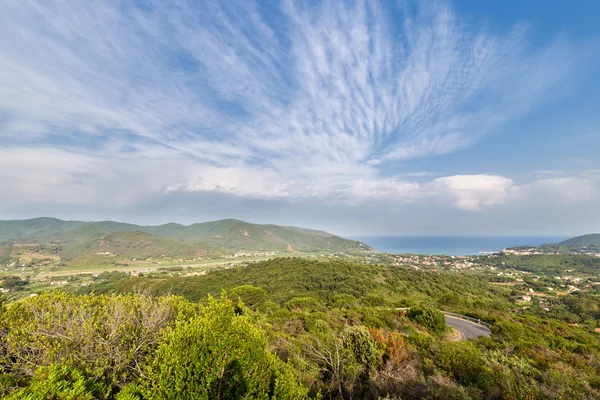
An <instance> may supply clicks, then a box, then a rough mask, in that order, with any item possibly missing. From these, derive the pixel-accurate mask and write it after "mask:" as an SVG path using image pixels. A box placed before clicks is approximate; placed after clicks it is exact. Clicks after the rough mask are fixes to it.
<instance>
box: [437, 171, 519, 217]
mask: <svg viewBox="0 0 600 400" xmlns="http://www.w3.org/2000/svg"><path fill="white" fill-rule="evenodd" d="M432 186H433V187H434V188H435V190H437V191H438V192H440V193H441V194H444V193H445V194H447V195H449V196H450V197H451V198H452V199H453V201H454V205H455V206H456V207H458V208H460V209H463V210H469V211H475V210H479V209H481V208H484V207H486V206H493V205H496V204H501V203H503V202H505V201H506V200H507V199H508V198H509V197H510V196H511V194H512V192H514V191H515V190H517V188H516V187H515V184H514V182H513V181H512V180H511V179H508V178H505V177H503V176H497V175H455V176H447V177H443V178H438V179H435V180H434V181H433V182H432Z"/></svg>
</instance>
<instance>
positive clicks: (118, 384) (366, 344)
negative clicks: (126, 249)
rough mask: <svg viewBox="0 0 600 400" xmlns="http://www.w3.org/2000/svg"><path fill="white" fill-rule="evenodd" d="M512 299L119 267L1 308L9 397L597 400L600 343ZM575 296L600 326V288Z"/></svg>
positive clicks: (401, 275)
mask: <svg viewBox="0 0 600 400" xmlns="http://www.w3.org/2000/svg"><path fill="white" fill-rule="evenodd" d="M223 289H225V290H226V291H227V293H228V294H227V295H224V294H222V291H223ZM84 291H85V292H86V293H84ZM512 291H513V289H511V288H510V287H503V286H496V285H491V284H489V283H487V282H486V281H485V279H483V278H481V277H478V276H458V275H456V274H453V273H450V272H443V271H440V272H431V271H429V272H423V271H416V270H408V269H405V268H401V267H395V266H381V265H366V264H359V263H353V262H347V261H332V262H316V261H309V260H305V259H296V258H285V259H284V258H281V259H275V260H271V261H266V262H261V263H257V264H252V265H249V266H246V267H242V268H237V269H231V270H223V271H214V272H211V273H209V274H207V275H205V276H195V277H188V278H176V277H173V278H164V277H138V278H131V277H128V276H126V275H125V274H119V273H112V274H109V275H107V276H106V277H105V278H103V279H102V280H100V281H99V283H97V284H94V285H91V286H89V287H85V288H82V289H80V294H69V293H65V292H49V293H45V294H41V295H38V296H35V297H32V298H28V299H26V300H23V301H20V302H16V303H11V304H7V305H4V306H2V311H1V312H0V338H1V341H0V343H1V346H0V364H1V365H2V370H3V371H4V372H3V374H2V375H0V390H2V393H3V394H4V395H6V396H8V398H11V399H16V398H30V399H42V398H64V399H87V398H94V399H118V400H142V399H167V398H168V399H171V398H173V399H179V398H181V399H187V398H199V399H203V398H205V399H209V398H211V399H212V398H217V399H227V398H255V399H258V398H261V399H262V398H264V399H267V398H276V399H304V398H319V397H321V398H326V399H342V398H345V399H350V398H365V399H378V398H388V399H399V398H402V399H422V398H427V399H500V398H505V399H526V398H527V399H563V398H572V399H589V398H599V397H600V379H599V378H598V376H600V335H599V334H598V333H596V332H595V331H594V330H593V329H591V328H590V327H588V326H586V325H585V324H573V323H569V322H567V321H563V320H561V319H560V318H556V317H555V316H553V315H551V314H549V313H546V314H538V313H537V311H536V310H535V308H536V306H534V305H532V307H531V308H530V309H529V310H526V311H525V312H519V313H515V312H514V311H513V310H514V309H515V300H514V296H513V294H512ZM92 292H93V293H95V294H93V293H92ZM99 293H105V294H99ZM166 293H171V294H170V295H169V296H165V294H166ZM178 295H181V296H183V297H178ZM580 297H581V298H580ZM566 298H568V299H569V300H568V302H570V304H569V307H570V308H569V309H570V310H573V311H575V310H576V309H579V311H578V312H580V313H581V315H586V316H587V318H598V316H599V315H598V307H597V303H595V302H594V297H593V294H588V293H582V294H578V295H577V297H575V296H573V297H570V296H569V297H566ZM244 303H245V304H244ZM397 307H410V309H409V310H407V311H406V312H405V311H404V309H402V310H397V309H396V308H397ZM439 309H446V310H453V311H458V312H463V313H469V314H471V315H473V316H475V317H477V318H482V319H485V320H487V321H489V322H491V323H493V326H492V328H491V329H492V335H491V337H490V338H487V337H479V338H478V339H477V340H470V341H458V342H457V341H454V339H453V336H452V335H449V333H448V331H447V328H446V326H445V324H444V319H443V316H442V315H441V313H440V312H439V311H438V310H439Z"/></svg>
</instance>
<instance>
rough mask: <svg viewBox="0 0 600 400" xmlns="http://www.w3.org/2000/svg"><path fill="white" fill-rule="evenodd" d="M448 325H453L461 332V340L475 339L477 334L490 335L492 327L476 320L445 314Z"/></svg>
mask: <svg viewBox="0 0 600 400" xmlns="http://www.w3.org/2000/svg"><path fill="white" fill-rule="evenodd" d="M444 318H446V325H448V326H451V327H453V328H454V329H456V331H457V332H458V333H459V334H460V340H465V339H473V338H476V337H477V336H482V335H483V336H487V337H490V333H491V332H490V328H488V327H486V326H483V325H479V324H476V323H475V322H471V321H467V320H464V319H460V318H456V317H452V316H450V315H445V316H444Z"/></svg>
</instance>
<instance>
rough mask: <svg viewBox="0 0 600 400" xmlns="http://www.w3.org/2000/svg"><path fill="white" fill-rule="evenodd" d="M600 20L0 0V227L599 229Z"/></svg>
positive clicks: (373, 6) (353, 6)
mask: <svg viewBox="0 0 600 400" xmlns="http://www.w3.org/2000/svg"><path fill="white" fill-rule="evenodd" d="M599 14H600V5H599V4H598V2H595V1H589V2H585V1H581V2H577V3H576V7H574V6H573V3H572V2H567V1H553V2H542V1H528V2H521V1H497V2H492V1H489V2H488V1H467V0H465V1H458V2H454V3H453V2H444V1H431V2H425V1H423V2H404V1H402V2H396V3H392V2H380V3H378V2H371V1H369V2H361V1H356V2H355V1H345V2H335V1H327V2H315V1H310V2H302V1H291V0H286V1H282V2H276V1H269V2H256V3H253V2H251V1H239V2H237V1H229V2H203V1H192V0H177V1H169V2H164V1H158V0H156V1H142V0H139V1H134V2H131V1H99V0H90V1H87V2H85V3H81V2H77V1H69V0H64V1H54V0H43V1H42V0H39V1H37V0H30V1H20V0H8V1H6V2H4V3H3V12H2V13H1V14H0V185H1V187H2V188H3V190H2V192H0V218H2V219H12V218H29V217H35V216H40V215H51V216H56V217H60V218H69V219H93V220H102V219H117V220H125V221H130V222H135V223H147V224H155V223H164V222H169V221H176V222H182V223H192V222H198V221H205V220H214V219H220V218H240V219H244V220H249V221H251V222H264V223H280V224H294V225H301V226H306V227H314V228H320V229H327V230H330V231H333V232H336V233H339V234H345V235H384V234H408V235H410V234H415V235H417V234H418V235H428V234H429V235H440V234H447V235H449V234H452V235H470V234H486V235H513V234H514V235H523V234H526V235H540V234H543V235H561V236H562V235H570V234H579V233H588V232H592V231H600V210H599V209H598V206H597V205H598V204H599V201H600V157H598V150H599V149H600V114H599V113H598V112H597V110H598V109H599V107H600V51H599V50H600V26H599V25H598V24H597V18H595V16H597V15H599Z"/></svg>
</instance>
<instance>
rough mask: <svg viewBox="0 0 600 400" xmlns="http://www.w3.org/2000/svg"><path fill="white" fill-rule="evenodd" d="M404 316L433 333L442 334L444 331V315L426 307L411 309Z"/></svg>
mask: <svg viewBox="0 0 600 400" xmlns="http://www.w3.org/2000/svg"><path fill="white" fill-rule="evenodd" d="M406 316H407V317H408V318H409V319H411V320H413V321H415V322H418V323H419V324H421V325H423V326H424V327H426V328H429V329H431V330H432V331H433V332H435V333H443V332H445V331H446V320H445V319H444V314H442V313H441V312H440V311H439V310H436V309H435V308H431V307H426V306H423V307H413V308H411V309H410V310H408V312H407V313H406Z"/></svg>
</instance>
